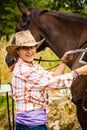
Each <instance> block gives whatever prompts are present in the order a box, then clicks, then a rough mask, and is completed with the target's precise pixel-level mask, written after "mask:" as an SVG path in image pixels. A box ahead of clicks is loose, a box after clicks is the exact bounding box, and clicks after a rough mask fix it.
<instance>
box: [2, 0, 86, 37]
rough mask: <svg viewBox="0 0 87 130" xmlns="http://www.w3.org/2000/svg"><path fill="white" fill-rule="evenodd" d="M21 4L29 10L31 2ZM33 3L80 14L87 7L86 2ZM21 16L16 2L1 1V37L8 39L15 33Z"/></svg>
mask: <svg viewBox="0 0 87 130" xmlns="http://www.w3.org/2000/svg"><path fill="white" fill-rule="evenodd" d="M20 2H22V4H24V5H25V6H26V7H28V8H29V4H30V0H20ZM32 3H33V4H34V5H35V7H36V8H40V9H47V10H50V9H51V10H57V11H71V12H72V13H79V14H80V13H81V11H82V10H83V9H84V8H85V5H87V1H86V0H38V1H37V0H32ZM20 16H21V14H20V11H19V10H18V7H17V3H16V0H14V1H13V0H9V1H7V0H0V36H3V35H6V36H7V38H8V37H9V36H10V34H12V33H14V32H15V27H16V25H17V23H18V22H19V21H20V18H21V17H20Z"/></svg>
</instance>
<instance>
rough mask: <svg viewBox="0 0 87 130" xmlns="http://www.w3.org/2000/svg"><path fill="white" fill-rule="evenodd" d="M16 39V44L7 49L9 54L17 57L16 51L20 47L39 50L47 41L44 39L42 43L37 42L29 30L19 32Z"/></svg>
mask: <svg viewBox="0 0 87 130" xmlns="http://www.w3.org/2000/svg"><path fill="white" fill-rule="evenodd" d="M14 38H15V44H12V45H10V46H7V47H6V50H7V52H8V53H10V54H12V55H17V53H16V49H17V48H19V47H22V46H26V47H32V46H37V48H38V47H39V46H40V45H41V44H42V43H43V41H44V40H45V39H42V40H41V41H39V42H36V41H35V39H34V37H33V35H32V34H31V32H30V31H29V30H26V31H20V32H17V33H16V34H15V36H14Z"/></svg>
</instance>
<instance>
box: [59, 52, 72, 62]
mask: <svg viewBox="0 0 87 130" xmlns="http://www.w3.org/2000/svg"><path fill="white" fill-rule="evenodd" d="M72 59H73V53H72V51H68V52H65V54H64V55H63V57H62V58H61V62H63V63H65V64H66V63H68V62H69V61H72Z"/></svg>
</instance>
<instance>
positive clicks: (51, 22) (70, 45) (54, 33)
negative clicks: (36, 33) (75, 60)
mask: <svg viewBox="0 0 87 130" xmlns="http://www.w3.org/2000/svg"><path fill="white" fill-rule="evenodd" d="M86 20H87V19H83V18H82V19H81V18H79V17H76V16H71V15H70V16H68V15H66V17H65V15H56V16H55V15H49V13H46V14H45V13H44V14H42V15H41V17H40V20H39V22H38V23H39V27H40V28H41V30H42V32H43V33H44V35H45V37H46V38H47V40H48V41H49V42H48V43H49V46H50V47H51V48H52V50H53V51H54V52H55V53H56V54H57V55H58V56H60V57H61V56H62V54H63V53H64V52H66V51H67V50H70V49H77V48H79V47H80V45H81V44H82V43H83V42H84V41H86V40H87V23H86Z"/></svg>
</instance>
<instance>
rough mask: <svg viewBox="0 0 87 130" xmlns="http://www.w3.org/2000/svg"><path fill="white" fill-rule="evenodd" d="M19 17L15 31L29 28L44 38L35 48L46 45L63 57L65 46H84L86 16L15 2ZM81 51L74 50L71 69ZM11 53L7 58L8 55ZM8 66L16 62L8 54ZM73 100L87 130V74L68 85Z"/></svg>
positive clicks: (36, 38) (68, 47)
mask: <svg viewBox="0 0 87 130" xmlns="http://www.w3.org/2000/svg"><path fill="white" fill-rule="evenodd" d="M17 5H18V8H19V10H20V12H21V14H22V19H21V21H20V22H19V24H18V25H17V27H16V32H18V31H22V30H26V29H29V30H30V31H31V33H32V34H33V36H34V38H35V40H36V41H39V40H41V39H42V38H45V41H44V43H43V44H42V45H41V46H40V48H38V52H39V51H41V50H43V49H44V48H45V47H49V48H50V49H52V50H53V52H54V53H55V54H56V55H57V56H58V57H60V58H61V57H62V56H63V54H64V53H65V52H66V51H68V50H75V49H79V48H86V47H87V18H86V17H82V16H77V15H74V14H67V13H64V12H56V11H52V10H50V11H49V10H42V9H37V8H35V7H34V6H33V5H32V4H31V5H30V7H29V8H27V7H25V6H23V5H21V3H20V2H17ZM81 54H82V53H76V54H74V58H73V60H72V62H70V63H68V64H67V65H68V67H69V68H70V69H71V70H73V69H76V68H78V67H80V66H82V64H81V63H79V59H80V57H81ZM9 56H10V58H9ZM6 62H7V64H8V66H10V65H11V64H13V63H14V62H15V60H14V57H13V56H11V55H10V54H7V56H6ZM71 93H72V102H73V103H74V104H75V105H76V111H77V113H76V114H77V118H78V121H79V123H80V125H81V127H82V129H83V130H87V121H86V120H87V102H86V101H87V100H86V99H87V76H80V77H79V78H77V79H76V80H74V81H73V83H72V86H71Z"/></svg>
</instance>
